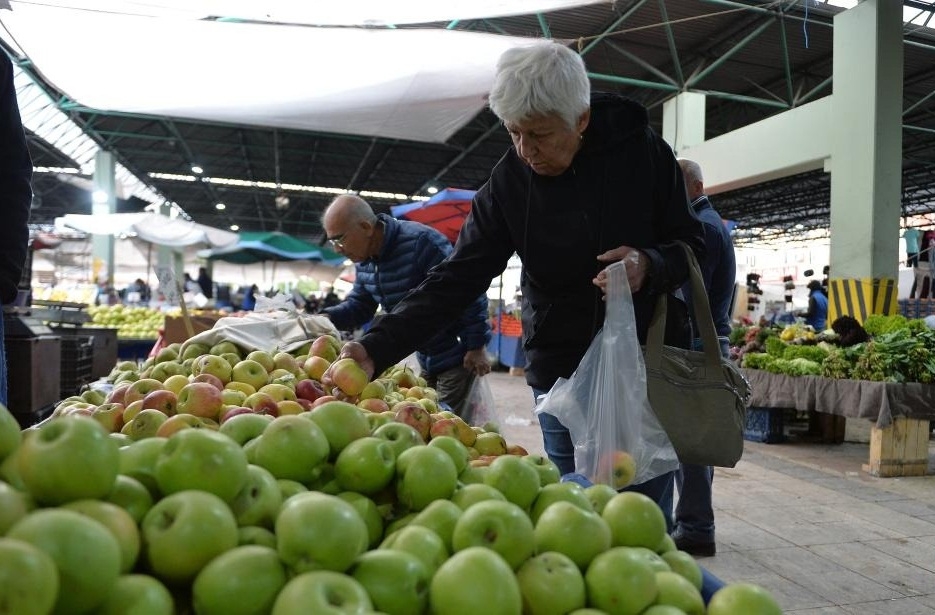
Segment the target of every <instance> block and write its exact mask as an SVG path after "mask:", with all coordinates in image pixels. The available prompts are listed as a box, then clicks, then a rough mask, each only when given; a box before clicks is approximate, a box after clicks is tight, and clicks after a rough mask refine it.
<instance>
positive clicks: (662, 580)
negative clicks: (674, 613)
mask: <svg viewBox="0 0 935 615" xmlns="http://www.w3.org/2000/svg"><path fill="white" fill-rule="evenodd" d="M656 586H657V587H658V588H659V595H657V596H656V604H668V605H670V606H674V607H678V608H680V609H682V610H683V611H685V613H686V614H687V615H705V604H704V599H703V598H702V597H701V592H700V591H699V590H698V588H697V587H695V586H694V585H692V583H691V581H689V580H688V579H686V578H685V577H683V576H682V575H680V574H678V573H676V572H671V571H668V570H662V571H657V572H656Z"/></svg>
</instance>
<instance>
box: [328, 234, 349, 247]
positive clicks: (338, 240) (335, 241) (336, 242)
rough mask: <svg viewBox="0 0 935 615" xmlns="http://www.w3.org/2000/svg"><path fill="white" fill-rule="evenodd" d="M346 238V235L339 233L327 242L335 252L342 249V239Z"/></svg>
mask: <svg viewBox="0 0 935 615" xmlns="http://www.w3.org/2000/svg"><path fill="white" fill-rule="evenodd" d="M345 237H347V233H341V234H340V235H337V236H335V237H329V238H328V241H329V242H330V243H331V247H332V248H335V249H337V250H343V249H344V239H345Z"/></svg>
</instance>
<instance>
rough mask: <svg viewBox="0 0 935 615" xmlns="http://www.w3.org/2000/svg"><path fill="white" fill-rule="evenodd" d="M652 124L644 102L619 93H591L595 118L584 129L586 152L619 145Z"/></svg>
mask: <svg viewBox="0 0 935 615" xmlns="http://www.w3.org/2000/svg"><path fill="white" fill-rule="evenodd" d="M648 127H649V114H648V113H647V111H646V108H645V107H643V105H641V104H639V103H638V102H636V101H635V100H631V99H629V98H625V97H623V96H620V95H618V94H609V93H606V92H595V93H593V94H591V119H590V121H589V122H588V127H587V129H585V131H584V141H583V142H582V144H581V151H582V152H583V153H588V154H590V153H597V152H601V151H604V150H606V149H610V148H614V147H617V146H619V145H620V144H621V143H623V142H624V141H627V140H629V139H632V138H633V137H634V136H635V135H637V134H642V133H643V132H644V131H645V130H646V129H647V128H648Z"/></svg>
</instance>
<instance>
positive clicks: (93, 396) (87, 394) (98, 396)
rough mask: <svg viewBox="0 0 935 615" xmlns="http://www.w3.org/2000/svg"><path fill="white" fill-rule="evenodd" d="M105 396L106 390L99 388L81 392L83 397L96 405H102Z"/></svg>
mask: <svg viewBox="0 0 935 615" xmlns="http://www.w3.org/2000/svg"><path fill="white" fill-rule="evenodd" d="M105 398H106V395H105V394H104V392H103V391H100V390H98V389H88V390H86V391H83V392H82V393H81V399H83V400H84V401H86V402H88V403H89V404H93V405H95V406H100V405H101V404H103V403H104V400H105Z"/></svg>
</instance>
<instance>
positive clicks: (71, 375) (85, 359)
mask: <svg viewBox="0 0 935 615" xmlns="http://www.w3.org/2000/svg"><path fill="white" fill-rule="evenodd" d="M61 365H62V369H61V373H62V375H61V380H60V382H61V384H60V386H59V394H60V395H61V396H62V399H64V398H66V397H68V396H70V395H77V394H78V393H80V392H81V387H83V386H84V385H86V384H88V383H90V382H91V381H92V380H93V376H92V375H91V370H92V367H93V365H94V340H93V339H92V338H91V337H89V336H85V335H75V336H72V337H62V362H61Z"/></svg>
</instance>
